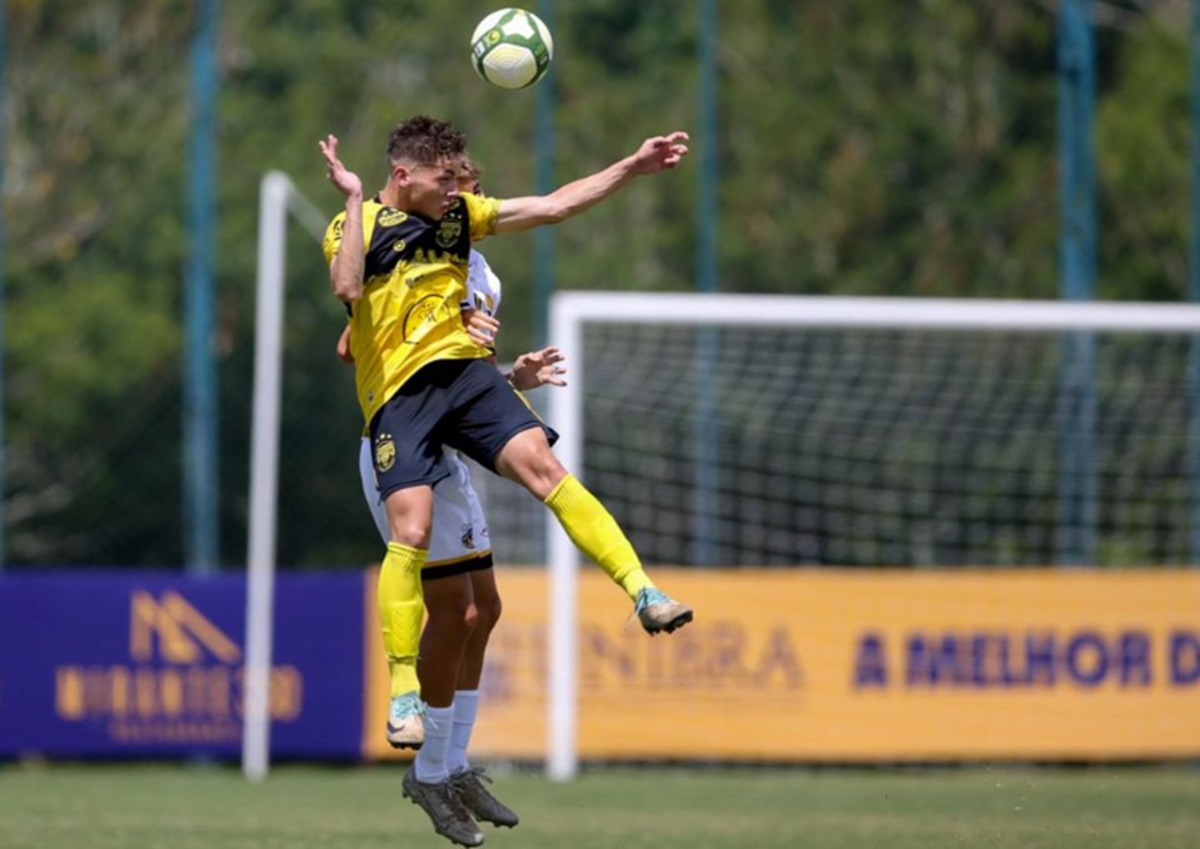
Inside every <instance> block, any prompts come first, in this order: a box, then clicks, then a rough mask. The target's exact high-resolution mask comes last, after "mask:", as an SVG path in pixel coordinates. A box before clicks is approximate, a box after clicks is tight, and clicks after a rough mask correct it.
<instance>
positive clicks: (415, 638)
mask: <svg viewBox="0 0 1200 849" xmlns="http://www.w3.org/2000/svg"><path fill="white" fill-rule="evenodd" d="M385 505H386V507H387V513H388V523H389V536H390V537H391V541H390V542H389V543H388V546H387V555H386V556H385V557H384V558H383V564H382V565H381V566H380V568H379V587H378V590H377V596H378V602H379V623H380V626H381V628H382V631H383V645H384V652H385V654H386V655H387V661H388V671H389V673H390V675H391V695H392V703H391V710H390V711H389V715H388V729H387V737H388V742H389V743H390V744H391V745H392V746H393V747H395V748H399V749H407V748H419V747H420V746H421V745H422V744H423V743H424V741H425V723H424V720H423V718H422V717H423V714H424V706H423V705H422V704H421V699H420V695H421V684H420V679H419V677H418V671H417V658H418V656H419V653H420V642H421V622H422V620H423V618H424V614H425V602H424V598H423V596H422V586H421V567H422V566H424V564H425V560H426V557H427V555H428V548H429V542H428V540H429V531H428V524H429V522H430V521H432V515H433V495H432V491H431V489H430V487H429V486H417V487H409V488H406V489H401V490H397V491H395V492H393V493H391V494H390V495H389V496H388V497H387V499H386V501H385Z"/></svg>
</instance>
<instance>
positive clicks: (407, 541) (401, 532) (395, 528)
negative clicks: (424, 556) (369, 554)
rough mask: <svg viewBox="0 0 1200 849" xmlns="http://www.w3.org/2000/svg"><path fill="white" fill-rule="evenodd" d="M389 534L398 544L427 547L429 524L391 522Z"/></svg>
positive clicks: (410, 546) (426, 548)
mask: <svg viewBox="0 0 1200 849" xmlns="http://www.w3.org/2000/svg"><path fill="white" fill-rule="evenodd" d="M391 535H392V542H397V543H400V545H407V546H408V547H409V548H421V549H425V550H428V549H429V537H430V530H429V526H428V525H427V524H424V523H422V522H419V521H399V522H392V523H391Z"/></svg>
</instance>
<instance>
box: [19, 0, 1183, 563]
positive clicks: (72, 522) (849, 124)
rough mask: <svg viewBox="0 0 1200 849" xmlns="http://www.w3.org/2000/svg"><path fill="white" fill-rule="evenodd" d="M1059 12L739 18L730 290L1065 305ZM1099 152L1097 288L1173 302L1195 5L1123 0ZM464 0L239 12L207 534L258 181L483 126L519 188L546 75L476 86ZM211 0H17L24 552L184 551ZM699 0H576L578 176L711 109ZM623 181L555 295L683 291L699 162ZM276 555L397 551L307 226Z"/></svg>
mask: <svg viewBox="0 0 1200 849" xmlns="http://www.w3.org/2000/svg"><path fill="white" fill-rule="evenodd" d="M1053 8H1054V4H1052V3H1044V2H1033V1H1032V0H1031V2H1020V3H999V4H980V3H961V2H954V0H920V2H916V3H906V4H896V3H894V2H887V0H851V2H844V3H836V4H829V3H804V4H801V3H795V2H786V1H785V0H743V2H740V3H737V4H733V3H724V4H722V7H721V17H722V20H721V31H720V48H719V52H720V68H721V101H722V102H721V109H720V114H721V118H722V121H723V126H722V134H721V138H720V139H709V138H694V139H693V146H694V147H695V148H696V149H697V150H699V149H702V148H703V147H704V146H706V145H714V144H717V145H719V146H720V153H721V159H722V166H721V167H722V177H723V183H722V187H721V203H722V206H721V210H720V220H721V225H722V227H721V229H722V233H721V237H720V246H721V251H722V256H721V262H722V269H721V275H720V278H721V281H722V285H723V286H724V287H725V288H726V289H729V290H737V291H748V292H749V291H758V292H764V291H770V292H798V293H822V292H839V293H855V294H901V295H903V294H915V295H945V296H965V297H970V296H989V297H1018V296H1019V297H1049V298H1052V297H1055V296H1056V294H1057V256H1056V244H1057V225H1058V200H1057V191H1058V189H1057V176H1056V163H1055V155H1056V153H1055V150H1056V149H1055V135H1056V118H1055V98H1056V80H1055V66H1054V63H1055V57H1054V39H1055V20H1054V17H1053ZM1104 10H1105V16H1104V18H1103V19H1102V20H1101V21H1100V23H1101V26H1102V27H1103V30H1102V41H1101V49H1102V54H1101V59H1102V71H1103V73H1102V78H1101V100H1102V105H1101V111H1100V121H1099V135H1098V144H1099V150H1100V169H1101V184H1102V200H1103V222H1102V243H1101V252H1102V263H1101V265H1102V268H1101V291H1102V293H1103V294H1104V296H1106V297H1112V298H1121V299H1143V298H1147V299H1176V298H1181V297H1182V296H1183V293H1184V292H1186V291H1187V286H1186V267H1185V259H1186V255H1187V253H1186V233H1187V219H1186V209H1187V197H1186V192H1187V184H1188V181H1187V173H1188V169H1187V126H1186V124H1187V122H1186V119H1185V116H1186V114H1187V109H1186V102H1187V100H1186V98H1187V45H1186V10H1187V4H1186V3H1184V2H1182V0H1171V2H1165V3H1156V4H1144V3H1110V4H1106V5H1105V7H1104ZM485 11H486V9H484V8H482V7H479V6H478V4H475V3H470V2H467V1H466V0H452V1H451V2H445V3H419V2H415V0H376V1H375V2H369V1H367V0H359V2H354V3H351V2H346V1H345V0H260V1H259V2H255V3H240V4H239V3H224V4H222V13H223V20H222V35H221V51H220V63H221V73H222V79H223V83H222V85H223V88H222V93H221V106H220V147H219V164H218V174H219V180H220V185H219V187H218V188H219V212H220V228H219V236H218V244H219V257H218V258H217V260H218V264H217V267H218V274H219V309H218V328H217V334H216V338H215V340H214V344H215V351H216V354H217V356H218V357H219V363H220V370H219V374H220V381H221V389H220V391H221V400H220V410H221V416H222V421H221V445H222V452H223V453H222V457H223V461H222V462H223V464H224V467H223V468H222V469H221V474H220V480H221V485H222V508H223V513H222V523H223V534H222V543H223V546H224V550H223V552H222V554H223V558H224V560H225V561H226V562H227V563H230V564H236V563H239V562H241V560H242V558H243V552H244V547H245V527H244V524H245V496H244V493H245V492H246V478H247V468H248V456H247V444H248V438H249V405H250V397H249V392H250V380H251V361H252V355H253V341H254V340H253V317H254V300H253V298H254V274H255V239H256V229H257V215H258V208H257V203H258V182H259V179H260V178H261V176H262V174H263V173H264V172H265V171H267V170H269V169H279V170H282V171H285V172H287V173H289V174H291V175H292V176H293V178H294V179H295V181H296V182H297V184H298V185H299V187H300V188H301V190H302V191H303V192H304V193H305V194H306V195H308V196H309V197H310V198H312V199H314V200H315V201H316V202H317V203H318V204H319V205H320V206H322V207H323V208H324V210H325V211H326V212H328V213H329V214H331V215H332V213H333V212H334V210H335V209H336V208H337V206H338V203H339V198H338V197H337V196H336V194H335V193H334V192H333V191H332V190H330V189H329V187H328V186H327V185H326V184H325V182H324V175H323V169H322V168H321V167H320V161H319V159H318V155H317V151H316V140H317V139H318V138H320V137H321V136H323V135H324V134H325V133H328V132H332V133H335V134H337V135H338V136H339V137H341V139H342V141H343V145H344V155H345V158H346V160H347V161H348V162H349V163H351V165H352V166H353V167H355V168H356V169H358V170H359V171H360V173H361V174H362V175H363V177H364V178H365V180H366V183H367V185H368V186H379V185H382V181H383V178H384V176H385V169H384V164H383V142H384V139H385V137H386V133H387V131H388V129H389V128H390V126H391V125H392V124H394V123H395V122H396V121H397V120H400V119H402V118H403V117H406V116H407V115H410V114H413V113H416V112H427V113H430V114H435V115H439V116H444V117H448V118H451V119H453V120H455V121H456V122H458V123H459V124H460V125H461V126H463V127H464V128H465V129H466V130H468V132H469V133H470V135H471V138H472V146H473V148H474V153H475V154H476V156H477V157H478V158H479V159H480V160H481V161H482V162H483V163H484V165H485V167H486V174H485V184H486V186H487V188H488V189H489V191H490V192H491V193H492V194H496V195H499V196H506V195H507V196H512V195H517V194H524V193H527V192H528V191H530V190H531V188H532V186H533V167H534V162H533V138H532V135H531V134H532V132H533V110H534V100H535V98H534V94H533V93H532V92H528V91H526V92H516V93H506V92H500V91H498V90H495V89H490V88H488V87H487V86H486V85H484V84H483V83H482V82H480V81H479V80H478V79H477V78H476V77H475V75H474V72H473V71H472V70H471V67H470V62H469V61H468V56H467V40H468V36H469V34H470V31H471V29H472V28H473V23H474V21H475V19H476V18H477V17H481V16H482V14H483V13H484V12H485ZM194 23H195V22H194V12H193V9H192V4H190V3H184V2H166V3H165V2H152V1H151V0H91V2H89V3H86V4H79V3H76V2H68V1H67V0H19V2H10V3H9V35H10V45H9V59H10V65H9V92H8V97H9V110H10V112H9V116H8V117H9V122H8V131H9V134H10V138H9V144H8V146H7V151H8V154H7V155H8V158H9V161H8V162H7V163H6V175H7V185H6V187H5V198H4V200H5V203H6V211H7V214H8V222H9V255H8V257H7V263H8V280H9V284H8V303H7V305H6V309H7V316H8V324H7V327H8V332H7V333H6V342H7V345H8V346H9V347H8V352H7V354H8V369H9V373H8V375H7V380H8V384H7V388H8V392H7V401H8V408H9V409H8V413H7V414H8V417H9V418H8V430H7V435H8V439H9V445H8V454H7V457H8V463H9V480H8V487H9V492H8V504H7V510H6V513H5V517H6V520H7V521H8V522H9V524H10V525H11V528H10V533H9V537H8V539H9V544H10V549H11V550H10V555H11V559H12V561H13V562H16V563H48V562H57V563H115V564H129V565H161V566H165V567H171V568H174V567H176V566H177V565H178V563H179V562H180V560H181V557H182V546H181V541H180V517H179V512H180V511H179V497H180V480H179V478H180V472H179V469H180V454H181V449H180V430H181V428H180V421H179V417H180V388H179V383H180V374H181V368H182V366H181V362H180V346H181V336H182V326H183V323H182V316H181V309H182V306H181V305H182V290H183V268H184V259H185V248H186V237H187V234H186V232H185V208H184V207H185V198H184V187H185V184H186V183H185V176H186V175H185V174H184V168H185V167H186V141H187V130H188V119H189V107H188V69H187V63H186V61H185V57H186V56H187V51H188V49H189V45H190V40H191V36H192V30H193V27H194ZM696 26H697V21H696V16H695V12H694V10H693V9H692V8H691V4H674V5H670V4H667V5H664V4H645V3H636V2H632V0H579V2H572V3H562V4H560V6H559V10H558V15H557V25H556V30H557V31H556V32H555V38H556V48H557V50H556V62H555V67H554V70H553V71H552V77H551V78H550V79H549V80H548V81H547V82H545V83H543V85H551V84H552V85H555V86H556V89H557V91H558V93H559V96H560V99H559V104H558V110H557V115H558V135H559V137H558V144H557V147H558V161H557V163H556V170H557V174H558V176H559V178H560V180H561V181H563V182H565V181H567V180H569V179H572V178H575V177H578V176H581V175H583V174H586V173H588V172H589V171H591V170H594V169H596V168H598V167H602V166H604V165H606V164H607V163H609V162H610V161H612V160H613V159H614V158H616V157H619V156H622V155H625V154H627V153H629V152H631V151H632V150H633V148H634V146H635V145H636V144H637V143H638V142H640V140H641V139H642V138H643V137H645V136H646V135H649V134H655V133H659V132H663V131H667V130H673V129H676V128H684V129H687V128H690V127H692V126H693V125H694V122H695V112H696V102H695V89H696V69H695V67H694V55H695V49H694V48H695V45H694V41H695V37H696ZM692 169H693V164H692V163H687V164H685V166H684V168H683V170H682V171H681V172H680V173H679V174H677V175H674V176H670V177H666V178H661V179H656V180H648V181H644V182H641V183H638V184H635V185H634V186H632V187H631V188H630V189H629V190H628V191H626V192H624V193H622V194H621V195H620V196H618V197H617V198H615V199H614V200H613V201H612V202H610V203H608V204H606V205H604V206H602V207H600V208H598V209H596V210H593V211H592V212H589V214H588V215H587V216H586V217H584V218H582V219H579V220H576V221H572V222H568V223H567V224H565V225H563V226H562V228H561V232H560V234H559V237H558V254H557V255H558V266H559V267H558V269H557V283H558V285H559V287H560V288H581V287H588V288H619V289H673V290H688V289H691V287H692V281H693V280H694V276H695V269H694V267H693V264H694V246H693V239H694V233H693V228H694V221H695V215H694V211H693V209H692V205H693V204H694V202H695V186H696V180H695V176H694V170H692ZM484 249H485V250H486V251H487V252H488V255H489V257H490V259H491V260H492V262H493V264H494V265H495V267H496V268H497V269H498V270H499V272H500V274H501V276H502V277H503V279H504V281H505V295H506V297H505V308H504V311H503V315H502V318H503V320H504V326H505V330H504V334H503V336H502V339H501V355H502V356H511V355H514V354H516V353H518V352H519V351H521V350H523V349H524V348H525V347H526V346H527V345H528V344H529V340H530V339H531V336H532V314H533V310H532V304H531V303H530V302H529V298H530V297H531V292H532V267H531V262H532V255H533V250H532V239H531V237H529V236H526V235H518V236H515V237H511V238H505V239H497V240H495V242H494V243H492V242H489V243H486V244H485V245H484ZM288 261H289V266H288V268H289V272H288V273H289V283H288V285H289V292H288V321H287V336H286V346H287V353H286V358H287V359H286V366H285V382H286V385H285V420H284V440H285V441H284V455H283V466H282V476H283V480H282V485H283V489H282V492H283V493H284V497H283V509H282V513H281V529H282V530H281V539H280V559H281V561H282V562H284V563H287V564H298V565H321V566H327V565H332V564H359V563H361V562H363V561H366V560H369V559H373V558H375V557H377V556H378V542H377V540H376V539H375V536H374V531H373V530H372V528H371V524H370V522H369V519H368V518H367V516H366V513H365V511H364V510H363V509H362V507H361V505H360V500H359V499H360V496H359V494H358V483H357V479H356V475H355V471H354V457H355V452H356V449H357V443H356V440H357V436H358V432H359V429H360V427H361V422H360V421H359V415H358V413H357V410H356V407H355V403H354V399H353V391H352V386H351V382H352V381H351V376H350V374H349V373H348V372H347V371H346V370H345V369H344V368H342V367H341V366H340V365H339V364H338V363H337V362H336V361H335V359H334V357H333V354H332V348H333V343H334V340H335V339H336V335H337V333H338V332H339V330H340V327H341V324H342V321H343V318H342V313H341V310H340V307H339V305H338V304H337V303H336V302H335V301H334V299H333V298H332V297H331V296H330V295H329V294H328V289H327V285H328V284H327V278H326V272H325V268H324V263H323V260H322V258H321V256H320V252H319V249H318V248H317V246H316V245H315V244H314V243H313V242H312V240H311V238H310V237H309V236H308V235H307V234H305V233H304V232H303V231H302V230H300V229H299V228H295V232H294V238H293V239H292V242H291V245H290V248H289V256H288Z"/></svg>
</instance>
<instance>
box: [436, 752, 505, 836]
mask: <svg viewBox="0 0 1200 849" xmlns="http://www.w3.org/2000/svg"><path fill="white" fill-rule="evenodd" d="M485 781H486V782H487V783H488V784H491V783H492V779H491V778H489V777H488V775H487V773H485V772H484V770H483V767H481V766H474V767H468V768H467V769H460V770H459V771H458V772H455V773H453V774H452V775H451V776H450V783H451V784H453V785H454V786H455V787H457V788H458V794H459V796H461V797H462V801H463V804H464V805H466V806H467V810H468V811H470V812H471V813H472V814H473V815H474V816H475V819H477V820H479V821H481V822H490V823H491V824H492V825H498V826H503V827H504V828H513V827H514V826H515V825H516V824H517V823H519V822H520V821H521V818H520V817H518V816H517V813H516V811H514V810H513V809H512V808H510V807H508V806H507V805H505V804H504V803H503V802H501V801H500V800H499V799H497V798H496V797H495V796H493V795H492V794H491V791H490V790H488V789H487V788H486V787H484V786H483V782H485Z"/></svg>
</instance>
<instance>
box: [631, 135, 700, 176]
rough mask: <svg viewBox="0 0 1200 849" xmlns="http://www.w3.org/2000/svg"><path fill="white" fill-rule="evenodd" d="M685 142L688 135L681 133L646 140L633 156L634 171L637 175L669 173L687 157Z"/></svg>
mask: <svg viewBox="0 0 1200 849" xmlns="http://www.w3.org/2000/svg"><path fill="white" fill-rule="evenodd" d="M687 140H688V134H687V133H685V132H682V131H679V132H675V133H671V134H670V135H666V136H655V137H654V138H650V139H646V140H645V141H644V142H642V146H641V147H639V148H638V151H637V153H635V154H634V155H633V158H634V170H635V171H637V173H639V174H657V173H659V172H660V171H669V170H670V169H672V168H674V167H675V166H676V165H678V164H679V163H680V162H682V161H683V157H685V156H687V154H688V146H687V144H685V142H687Z"/></svg>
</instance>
